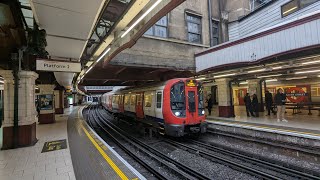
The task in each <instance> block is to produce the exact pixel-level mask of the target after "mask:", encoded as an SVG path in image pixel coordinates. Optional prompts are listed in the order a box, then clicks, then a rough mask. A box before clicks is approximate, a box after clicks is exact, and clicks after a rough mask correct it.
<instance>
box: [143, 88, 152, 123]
mask: <svg viewBox="0 0 320 180" xmlns="http://www.w3.org/2000/svg"><path fill="white" fill-rule="evenodd" d="M154 97H155V95H154V92H153V91H148V92H144V98H143V99H144V101H143V112H144V115H145V116H148V117H155V110H154V108H155V98H154Z"/></svg>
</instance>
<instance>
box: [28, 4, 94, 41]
mask: <svg viewBox="0 0 320 180" xmlns="http://www.w3.org/2000/svg"><path fill="white" fill-rule="evenodd" d="M34 7H35V9H36V13H37V17H38V21H39V26H40V27H41V28H43V29H45V30H46V31H47V34H53V35H59V36H66V37H73V38H80V39H87V37H88V34H89V33H90V30H91V26H92V23H93V21H94V17H95V15H93V16H90V15H87V14H81V13H77V12H72V11H66V10H62V9H58V8H52V7H50V6H44V5H39V4H34Z"/></svg>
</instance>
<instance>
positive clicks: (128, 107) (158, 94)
mask: <svg viewBox="0 0 320 180" xmlns="http://www.w3.org/2000/svg"><path fill="white" fill-rule="evenodd" d="M101 104H102V105H103V106H104V107H105V108H106V109H107V110H108V111H110V112H112V113H114V114H115V115H116V116H119V117H127V118H131V119H134V120H135V121H138V122H142V123H145V124H148V125H151V126H152V127H154V128H155V129H157V131H158V132H159V133H161V134H166V135H168V136H174V137H181V136H184V135H186V134H195V133H205V132H206V130H207V123H206V122H205V111H204V100H203V88H202V86H201V84H200V83H198V82H197V81H196V80H193V79H186V78H179V79H171V80H168V81H165V82H162V83H159V84H155V85H148V86H144V87H131V88H124V89H119V90H117V91H114V92H109V93H106V94H103V95H102V96H101Z"/></svg>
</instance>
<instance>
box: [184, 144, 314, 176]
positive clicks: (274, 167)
mask: <svg viewBox="0 0 320 180" xmlns="http://www.w3.org/2000/svg"><path fill="white" fill-rule="evenodd" d="M189 141H190V142H191V143H193V144H195V145H197V146H201V147H203V148H206V149H208V150H211V151H214V152H218V153H222V154H225V155H227V156H231V157H233V158H237V159H241V160H244V161H246V162H248V161H250V162H251V163H254V164H258V165H260V166H262V167H266V168H268V169H270V170H273V171H276V172H279V173H282V174H285V175H288V176H292V177H298V178H302V179H318V180H320V177H317V176H314V175H311V174H307V173H304V172H301V171H297V170H294V169H290V168H287V167H283V166H280V165H277V164H273V163H270V162H266V161H264V160H260V159H255V158H252V157H250V156H246V155H243V154H239V153H235V152H232V151H230V150H226V149H223V148H219V147H216V146H213V145H210V144H207V143H203V142H200V141H195V140H189Z"/></svg>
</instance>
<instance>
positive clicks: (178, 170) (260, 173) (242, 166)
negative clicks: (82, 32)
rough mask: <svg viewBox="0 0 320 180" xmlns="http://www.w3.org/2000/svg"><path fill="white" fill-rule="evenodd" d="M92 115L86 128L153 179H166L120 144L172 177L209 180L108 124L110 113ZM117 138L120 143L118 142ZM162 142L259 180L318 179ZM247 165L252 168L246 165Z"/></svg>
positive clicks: (209, 149)
mask: <svg viewBox="0 0 320 180" xmlns="http://www.w3.org/2000/svg"><path fill="white" fill-rule="evenodd" d="M91 111H94V112H93V113H90V114H91V121H93V122H95V124H93V123H92V122H91V124H90V123H89V124H90V125H91V126H97V125H98V126H99V127H101V128H102V129H104V132H105V133H106V134H108V135H109V136H110V137H111V138H112V139H113V140H114V142H115V143H116V144H117V145H118V146H119V147H120V148H121V149H123V150H124V151H125V152H126V153H127V154H128V155H130V156H132V157H133V159H135V160H136V161H137V162H139V163H140V164H141V165H142V166H143V167H145V168H146V169H148V171H149V172H150V173H152V174H154V175H155V177H157V178H158V179H167V177H165V176H163V175H162V174H161V173H159V172H158V171H157V170H156V169H155V168H154V167H148V164H146V163H145V162H143V161H142V160H141V159H140V158H139V157H134V156H136V155H135V153H133V152H131V151H130V150H129V149H128V148H127V147H125V146H124V145H123V143H122V142H123V141H125V142H126V143H129V144H131V145H132V146H134V147H135V148H136V149H139V151H144V153H145V154H146V155H148V156H150V157H152V158H153V159H155V160H157V161H158V162H159V163H160V164H162V165H164V166H166V167H167V168H169V169H171V168H172V171H174V173H175V174H179V177H181V178H182V179H210V178H209V177H206V176H204V175H203V174H200V173H198V172H197V171H195V170H193V169H191V168H189V167H187V166H185V165H183V164H181V163H179V162H177V161H175V160H173V159H171V158H170V157H168V156H167V155H165V154H163V153H162V152H160V151H158V150H157V149H155V148H154V147H152V146H149V145H147V144H145V143H144V142H142V141H140V140H139V139H137V138H134V137H132V136H130V135H129V134H127V133H126V132H124V131H123V130H122V129H120V128H119V127H118V126H116V125H114V124H113V123H112V122H110V121H109V120H110V118H112V117H113V116H112V115H110V114H109V113H107V112H106V113H103V114H102V113H101V112H100V111H99V110H97V109H96V108H92V109H91ZM106 115H107V116H106ZM110 131H113V133H110ZM115 134H116V135H115ZM119 137H120V138H121V139H122V140H119ZM164 142H166V143H168V144H171V145H173V146H176V147H178V148H181V149H184V150H187V151H189V152H193V153H196V154H198V155H200V156H202V157H204V158H207V159H211V160H214V161H217V162H219V163H222V164H224V165H226V166H229V167H231V168H232V169H236V170H238V171H241V172H245V173H248V174H251V175H253V176H255V177H258V178H262V179H288V178H289V179H290V178H297V179H320V178H319V177H317V176H314V175H311V174H308V173H304V172H300V171H297V170H295V169H290V168H286V167H283V166H280V165H277V164H273V163H270V162H267V161H264V160H259V159H255V158H252V157H249V156H245V155H243V154H239V153H236V152H233V151H230V150H226V149H223V148H219V147H216V146H213V145H210V144H206V143H204V142H200V141H195V140H188V142H189V143H190V144H192V145H190V144H185V143H181V142H178V141H176V140H171V139H165V140H164ZM193 146H197V147H193ZM226 157H231V158H226ZM235 159H237V160H235ZM239 160H240V161H243V162H244V163H239ZM141 161H142V162H141ZM248 163H249V164H251V165H248ZM252 165H253V166H252ZM255 166H256V167H255Z"/></svg>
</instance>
